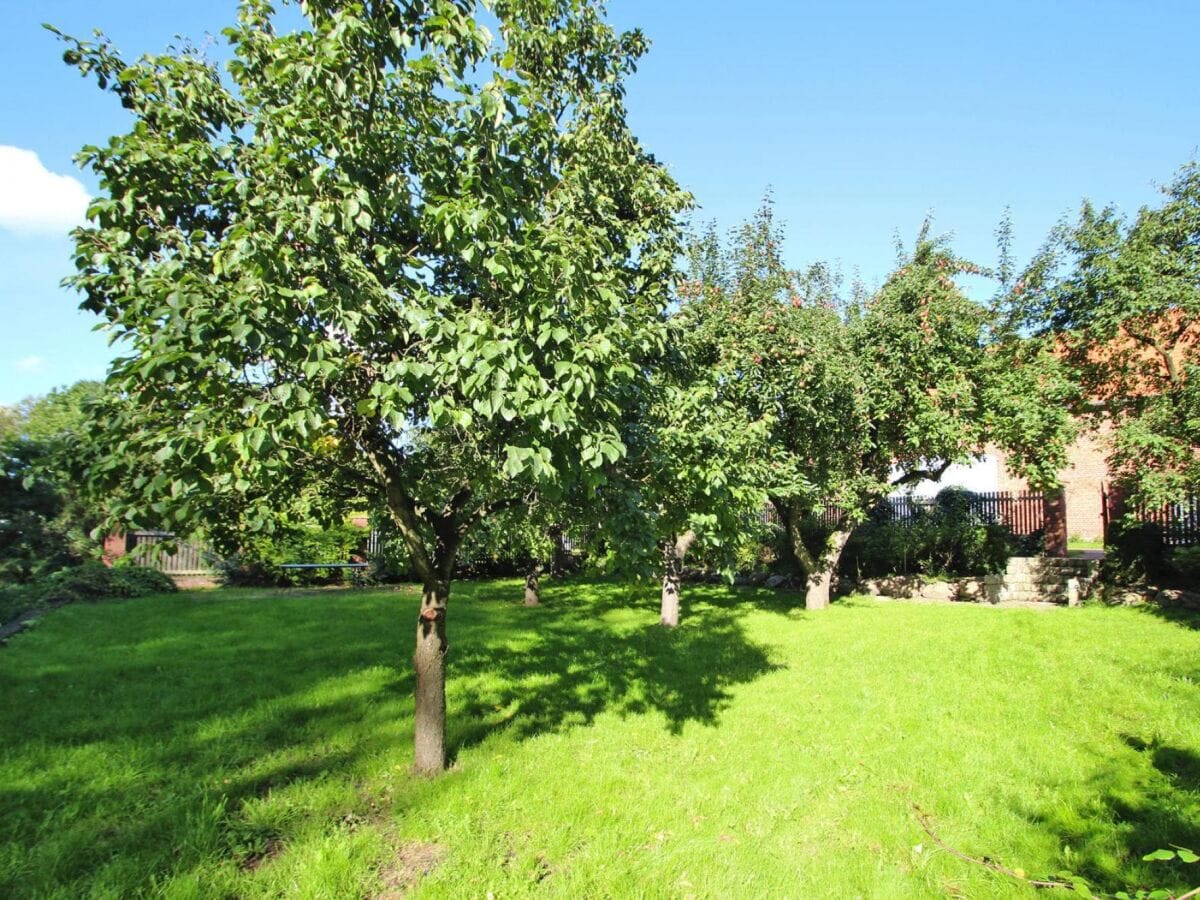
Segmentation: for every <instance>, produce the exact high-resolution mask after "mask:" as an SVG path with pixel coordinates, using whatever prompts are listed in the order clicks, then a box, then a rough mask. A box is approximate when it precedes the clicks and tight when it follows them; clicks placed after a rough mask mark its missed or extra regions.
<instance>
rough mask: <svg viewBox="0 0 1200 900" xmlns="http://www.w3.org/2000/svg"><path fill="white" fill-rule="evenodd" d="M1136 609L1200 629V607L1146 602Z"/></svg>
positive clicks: (1187, 626) (1193, 628) (1186, 626)
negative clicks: (1199, 608)
mask: <svg viewBox="0 0 1200 900" xmlns="http://www.w3.org/2000/svg"><path fill="white" fill-rule="evenodd" d="M1135 609H1137V610H1138V611H1139V612H1142V613H1144V614H1146V615H1150V616H1154V617H1155V618H1158V619H1163V620H1164V621H1167V622H1174V623H1175V624H1176V625H1181V626H1183V627H1184V628H1190V629H1192V630H1193V631H1200V610H1198V609H1187V608H1186V607H1183V606H1168V605H1163V604H1162V603H1144V604H1142V605H1140V606H1137V607H1135Z"/></svg>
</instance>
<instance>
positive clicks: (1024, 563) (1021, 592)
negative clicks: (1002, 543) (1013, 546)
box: [980, 556, 1100, 606]
mask: <svg viewBox="0 0 1200 900" xmlns="http://www.w3.org/2000/svg"><path fill="white" fill-rule="evenodd" d="M1099 571H1100V562H1099V560H1095V559H1073V558H1063V557H1054V556H1014V557H1011V558H1010V559H1009V561H1008V567H1007V568H1006V569H1005V571H1004V574H1002V575H985V576H984V577H983V579H982V581H983V596H982V597H981V598H980V599H981V600H984V601H986V602H988V603H1001V602H1007V601H1015V602H1040V603H1064V604H1066V605H1067V606H1076V605H1078V604H1079V603H1080V601H1082V600H1086V599H1087V598H1088V597H1089V596H1090V595H1091V592H1092V588H1093V587H1094V586H1095V584H1096V578H1097V575H1098V574H1099Z"/></svg>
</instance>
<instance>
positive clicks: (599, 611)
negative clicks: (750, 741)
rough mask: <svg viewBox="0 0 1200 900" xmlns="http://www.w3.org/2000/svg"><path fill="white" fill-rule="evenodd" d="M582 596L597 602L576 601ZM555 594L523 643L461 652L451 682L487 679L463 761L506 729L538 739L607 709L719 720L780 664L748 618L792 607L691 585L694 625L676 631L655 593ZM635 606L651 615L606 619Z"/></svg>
mask: <svg viewBox="0 0 1200 900" xmlns="http://www.w3.org/2000/svg"><path fill="white" fill-rule="evenodd" d="M582 591H586V592H587V594H588V597H587V602H586V603H579V602H572V599H571V595H572V594H573V593H579V592H582ZM547 593H548V596H547V599H548V601H549V605H548V606H547V607H546V608H544V609H538V610H524V611H523V612H524V613H525V615H526V619H525V626H524V627H525V628H526V629H527V630H526V631H525V635H524V637H525V641H524V642H522V643H521V644H520V646H519V647H517V648H514V647H513V646H512V645H511V643H504V642H496V643H490V642H475V643H472V644H469V645H466V646H463V645H459V646H456V647H454V648H453V652H452V655H451V672H452V675H451V677H452V678H453V677H458V676H459V675H460V674H463V675H466V676H467V677H473V678H474V679H475V682H474V683H473V684H472V685H471V687H470V689H469V694H468V697H467V699H466V701H465V703H464V704H463V705H462V707H461V709H462V712H464V713H465V717H464V718H465V722H464V721H461V720H460V723H459V727H458V728H456V729H455V731H454V732H453V733H452V735H451V746H452V752H453V753H454V754H457V753H458V752H459V751H460V750H462V749H464V748H466V747H470V746H473V745H474V744H477V743H479V742H480V741H482V740H484V739H485V738H486V737H487V736H488V735H490V734H492V733H493V732H495V731H497V730H500V729H510V730H511V731H512V733H514V734H516V735H518V736H520V737H528V736H531V735H534V734H539V733H542V732H546V731H555V730H559V729H561V728H564V727H570V726H574V725H582V724H588V723H590V722H592V721H593V720H594V719H595V717H596V716H597V715H599V714H600V713H602V712H605V711H615V712H618V713H621V714H629V715H637V714H642V713H647V712H657V713H659V714H661V715H662V716H663V718H664V719H665V721H666V725H667V728H668V730H670V731H671V732H672V733H674V734H678V733H679V732H680V731H681V730H682V728H683V726H684V724H685V723H687V722H699V723H705V724H711V723H713V722H715V721H716V720H717V716H718V714H719V713H720V711H721V710H722V709H723V708H724V707H725V706H726V705H727V704H728V702H729V699H730V694H729V692H728V688H729V687H731V686H733V685H736V684H742V683H745V682H749V681H753V680H754V679H755V678H757V677H759V676H760V675H763V674H766V673H767V672H770V671H771V670H772V669H774V668H777V666H775V665H774V664H773V663H772V662H771V659H770V657H769V656H768V654H767V651H766V649H765V648H764V647H761V646H759V645H757V644H754V643H752V642H751V641H749V640H748V639H747V637H746V634H745V630H744V628H743V626H742V622H741V619H742V617H743V616H744V615H745V614H746V612H747V608H748V607H750V606H753V605H756V604H758V605H763V606H768V608H776V607H778V608H779V609H783V606H782V604H781V603H780V601H778V600H777V599H776V598H774V597H757V596H753V595H751V596H748V597H745V601H748V602H745V601H744V602H741V603H738V602H737V600H738V598H739V597H741V596H742V595H740V594H739V595H736V596H735V595H733V594H732V593H731V592H730V591H728V590H724V589H721V588H711V587H707V586H694V585H689V586H688V587H687V588H686V589H685V590H684V592H683V602H684V609H683V611H682V615H681V620H682V624H681V625H680V627H678V628H676V629H666V628H663V627H662V626H661V625H659V624H657V622H656V621H654V619H652V618H651V616H656V615H657V606H656V604H657V598H656V597H653V596H652V594H651V592H649V591H647V590H645V589H642V590H638V589H630V588H628V587H626V586H624V585H619V584H601V585H597V584H594V583H592V584H588V585H586V587H585V586H583V585H578V584H571V583H569V582H568V583H565V584H561V585H556V586H555V588H554V589H553V590H552V591H549V592H547ZM628 610H637V611H638V612H639V613H644V615H640V616H638V617H637V619H636V621H634V622H629V623H614V622H612V621H608V620H606V618H605V616H606V614H608V613H614V612H618V611H628ZM647 619H649V621H647Z"/></svg>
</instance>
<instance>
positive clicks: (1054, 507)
mask: <svg viewBox="0 0 1200 900" xmlns="http://www.w3.org/2000/svg"><path fill="white" fill-rule="evenodd" d="M1042 502H1043V503H1044V504H1045V522H1046V525H1045V528H1046V531H1045V535H1046V538H1045V543H1046V555H1047V556H1066V555H1067V492H1066V491H1065V490H1063V489H1062V488H1059V489H1058V490H1056V491H1048V492H1047V493H1046V494H1045V499H1044V500H1043V501H1042Z"/></svg>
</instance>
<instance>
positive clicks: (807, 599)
mask: <svg viewBox="0 0 1200 900" xmlns="http://www.w3.org/2000/svg"><path fill="white" fill-rule="evenodd" d="M848 540H850V531H849V530H846V529H844V530H841V531H835V532H834V533H833V534H832V535H830V536H829V543H828V544H826V549H825V553H824V554H822V556H821V558H820V559H819V560H817V561H816V563H817V564H816V566H815V567H814V568H813V569H812V570H810V571H809V573H808V580H807V587H806V589H805V592H804V608H805V609H828V608H829V595H830V589H831V588H832V586H833V579H834V576H835V575H836V574H837V567H838V562H839V561H840V560H841V558H842V550H844V549H845V548H846V541H848Z"/></svg>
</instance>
